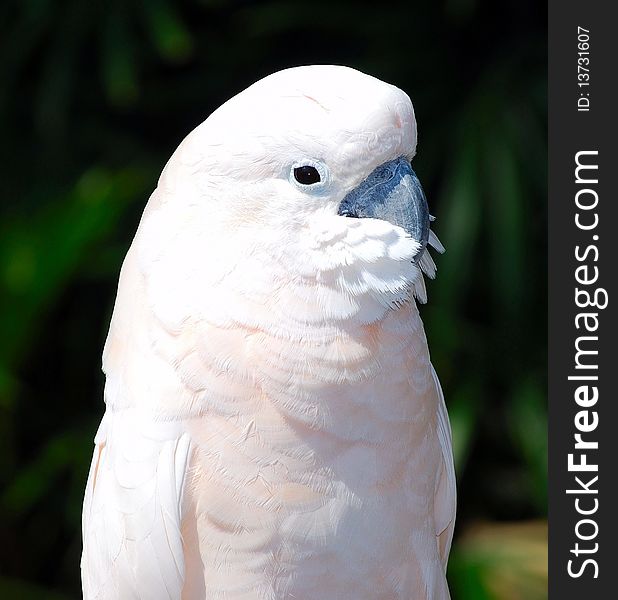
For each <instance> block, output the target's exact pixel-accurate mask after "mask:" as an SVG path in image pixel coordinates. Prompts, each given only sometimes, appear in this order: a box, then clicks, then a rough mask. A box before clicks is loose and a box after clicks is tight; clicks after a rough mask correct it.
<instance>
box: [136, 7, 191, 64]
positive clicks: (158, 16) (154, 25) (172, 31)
mask: <svg viewBox="0 0 618 600" xmlns="http://www.w3.org/2000/svg"><path fill="white" fill-rule="evenodd" d="M142 14H143V16H144V17H145V18H146V22H147V25H148V29H149V32H150V35H151V37H152V40H153V42H154V44H155V46H156V47H157V49H158V51H159V54H160V55H161V57H162V58H164V59H166V60H169V61H172V62H180V61H183V60H186V59H187V58H188V57H189V56H190V55H191V53H192V51H193V46H194V44H193V39H192V36H191V33H190V32H189V30H188V29H187V28H186V27H185V26H184V24H183V23H182V20H181V19H180V17H179V16H178V14H177V12H176V10H175V9H174V8H173V6H172V4H171V3H170V2H168V1H167V0H148V2H147V5H146V6H145V7H144V10H143V11H142Z"/></svg>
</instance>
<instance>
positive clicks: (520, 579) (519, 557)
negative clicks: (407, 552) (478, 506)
mask: <svg viewBox="0 0 618 600" xmlns="http://www.w3.org/2000/svg"><path fill="white" fill-rule="evenodd" d="M448 576H449V581H450V584H451V588H452V592H453V600H458V599H460V600H468V599H472V598H474V599H475V600H477V599H486V600H545V599H546V598H547V523H546V522H545V521H531V522H522V523H508V524H504V523H500V524H498V523H479V524H477V525H474V526H470V527H469V528H468V529H467V530H466V531H465V532H464V534H463V535H462V536H460V537H459V538H458V540H457V543H456V545H455V547H454V548H453V551H452V553H451V559H450V561H449V570H448Z"/></svg>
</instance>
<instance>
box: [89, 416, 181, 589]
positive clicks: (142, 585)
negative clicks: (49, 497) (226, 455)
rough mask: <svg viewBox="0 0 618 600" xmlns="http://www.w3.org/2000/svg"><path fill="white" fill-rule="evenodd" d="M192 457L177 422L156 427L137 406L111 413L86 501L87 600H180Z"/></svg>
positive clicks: (95, 458)
mask: <svg viewBox="0 0 618 600" xmlns="http://www.w3.org/2000/svg"><path fill="white" fill-rule="evenodd" d="M189 452H190V441H189V437H188V436H187V434H186V433H183V432H182V428H181V425H180V423H179V422H174V421H171V422H170V421H157V420H155V419H153V418H152V417H151V416H148V415H146V414H145V413H143V412H140V411H138V410H137V409H134V408H131V409H125V410H122V411H117V412H113V411H111V410H109V409H108V410H107V412H106V413H105V416H104V417H103V420H102V422H101V426H100V427H99V431H98V432H97V435H96V437H95V451H94V456H93V459H92V465H91V467H90V474H89V476H88V483H87V487H86V494H85V498H84V510H83V521H82V534H83V554H82V563H81V569H82V580H83V587H84V598H85V599H86V600H95V599H96V600H112V599H114V600H116V599H118V598H122V599H123V600H132V599H143V600H171V599H174V600H177V599H179V598H180V595H181V590H182V584H183V577H184V556H183V547H182V536H181V520H182V492H183V485H184V478H185V474H186V469H187V462H188V457H189ZM138 583H139V586H138Z"/></svg>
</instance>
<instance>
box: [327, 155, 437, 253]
mask: <svg viewBox="0 0 618 600" xmlns="http://www.w3.org/2000/svg"><path fill="white" fill-rule="evenodd" d="M338 214H340V215H342V216H346V217H356V218H363V217H369V218H372V219H383V220H384V221H388V222H389V223H393V224H394V225H398V226H399V227H403V229H405V230H406V231H407V232H408V233H409V234H410V236H411V237H412V239H414V240H415V241H417V242H418V243H419V244H420V245H421V248H420V250H419V251H418V253H417V254H416V256H415V257H414V262H415V263H416V262H418V261H419V260H420V258H421V256H422V255H423V252H424V251H425V247H426V246H427V242H428V240H429V208H428V207H427V199H426V198H425V194H424V192H423V188H422V187H421V183H420V181H419V180H418V177H417V176H416V173H414V171H413V170H412V167H411V166H410V163H409V162H408V160H407V159H406V158H405V157H403V156H402V157H399V158H396V159H395V160H391V161H389V162H386V163H384V164H382V165H380V166H379V167H377V168H376V169H374V171H373V172H372V173H371V174H370V175H369V177H367V179H365V180H364V181H363V182H362V183H360V184H359V185H358V186H357V187H356V188H354V189H353V190H352V191H351V192H350V193H348V194H347V195H346V197H345V198H344V199H343V200H342V201H341V204H340V205H339V211H338Z"/></svg>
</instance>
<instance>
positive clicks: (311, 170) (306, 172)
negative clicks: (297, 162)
mask: <svg viewBox="0 0 618 600" xmlns="http://www.w3.org/2000/svg"><path fill="white" fill-rule="evenodd" d="M294 179H296V181H298V183H302V184H303V185H311V184H312V183H318V182H319V181H320V173H319V172H318V170H317V169H316V168H315V167H310V166H309V165H305V166H304V167H296V168H295V169H294Z"/></svg>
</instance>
